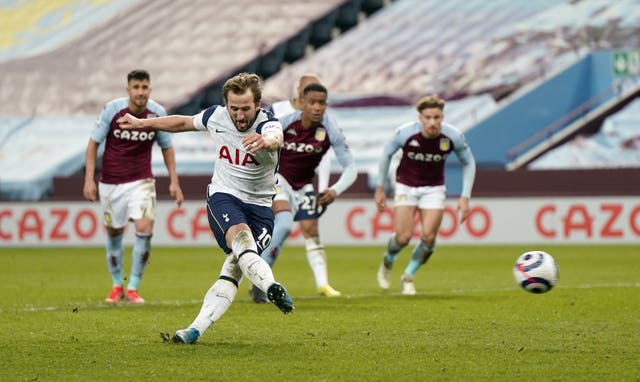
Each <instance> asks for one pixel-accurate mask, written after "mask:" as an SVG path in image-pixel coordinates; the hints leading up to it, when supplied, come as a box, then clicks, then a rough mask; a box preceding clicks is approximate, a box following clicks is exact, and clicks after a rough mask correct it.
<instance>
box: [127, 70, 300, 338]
mask: <svg viewBox="0 0 640 382" xmlns="http://www.w3.org/2000/svg"><path fill="white" fill-rule="evenodd" d="M222 91H223V99H224V100H225V104H226V105H225V106H218V105H214V106H211V107H209V108H208V109H206V110H204V111H202V112H201V113H199V114H197V115H194V116H182V115H172V116H168V117H164V118H156V119H153V120H151V119H146V120H145V119H138V118H135V117H133V116H131V115H129V114H127V115H125V116H124V117H122V118H120V120H119V122H120V126H121V127H123V128H126V129H131V128H146V129H150V130H163V131H170V132H182V131H196V130H207V131H209V133H210V134H211V136H212V137H213V140H214V142H215V143H216V153H217V156H216V158H215V170H214V173H213V176H212V177H211V183H210V184H209V187H208V192H207V211H208V217H209V226H210V228H211V231H212V232H213V234H214V236H215V238H216V241H217V242H218V245H219V246H220V248H222V250H223V251H224V252H225V253H226V254H227V257H226V260H225V262H224V264H223V266H222V270H221V272H220V276H219V278H218V280H217V281H216V282H215V283H214V284H213V285H212V286H211V288H210V289H209V291H208V292H207V293H206V295H205V297H204V302H203V304H202V308H201V310H200V313H199V314H198V315H197V317H196V318H195V320H194V321H193V323H192V324H191V325H189V327H187V328H186V329H182V330H178V331H176V333H175V334H174V335H173V337H172V340H173V342H178V343H194V342H196V341H197V340H198V338H199V337H200V336H202V334H203V333H204V332H205V330H207V329H208V328H209V327H210V326H211V325H212V324H213V323H214V322H216V321H217V320H218V319H219V318H220V317H221V316H222V315H223V314H224V313H225V312H226V311H227V309H229V307H230V306H231V303H232V301H233V300H234V298H235V296H236V293H237V289H238V285H239V284H240V282H241V280H242V278H243V276H245V277H247V278H248V279H249V280H250V281H251V283H253V285H256V286H257V287H258V288H260V289H261V290H262V291H264V292H265V293H266V294H267V297H268V299H269V301H271V302H273V303H274V304H275V305H276V306H277V307H278V308H279V309H280V310H281V311H282V312H284V313H285V314H287V313H290V312H292V311H293V310H294V306H293V301H292V300H291V298H290V297H289V295H288V293H287V291H286V290H285V288H284V287H283V286H282V285H281V284H279V283H277V282H276V281H275V279H274V276H273V272H272V271H271V268H270V267H269V265H268V264H267V263H266V262H265V261H264V260H263V259H262V258H261V257H260V256H259V253H261V252H262V250H263V249H264V248H265V247H267V246H268V245H269V242H270V241H271V234H272V231H273V212H272V210H271V203H272V199H273V197H274V195H275V193H276V188H275V182H276V178H275V173H276V169H277V166H278V161H279V159H280V158H279V157H280V146H281V145H282V125H281V124H280V122H278V120H277V119H275V118H273V117H272V116H271V114H270V113H268V112H267V111H266V110H264V109H261V108H259V105H260V99H261V97H262V89H261V86H260V78H259V77H258V76H257V75H256V74H252V73H241V74H238V75H237V76H234V77H232V78H230V79H229V80H227V81H226V82H225V84H224V86H223V88H222ZM167 339H168V335H167Z"/></svg>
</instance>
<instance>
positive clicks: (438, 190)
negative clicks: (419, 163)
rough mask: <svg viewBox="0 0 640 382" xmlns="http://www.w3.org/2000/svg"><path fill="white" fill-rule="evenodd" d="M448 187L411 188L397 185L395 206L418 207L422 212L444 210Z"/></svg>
mask: <svg viewBox="0 0 640 382" xmlns="http://www.w3.org/2000/svg"><path fill="white" fill-rule="evenodd" d="M446 191H447V188H446V186H444V185H442V186H422V187H409V186H407V185H404V184H401V183H398V184H396V189H395V196H394V198H393V202H394V206H395V207H399V206H418V208H420V209H421V210H426V209H429V210H443V209H444V199H445V194H446Z"/></svg>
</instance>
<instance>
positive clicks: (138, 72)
mask: <svg viewBox="0 0 640 382" xmlns="http://www.w3.org/2000/svg"><path fill="white" fill-rule="evenodd" d="M131 80H140V81H144V80H148V81H151V76H150V75H149V72H147V71H146V70H144V69H134V70H132V71H130V72H129V74H127V83H128V82H131Z"/></svg>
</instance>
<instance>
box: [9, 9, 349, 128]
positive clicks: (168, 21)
mask: <svg viewBox="0 0 640 382" xmlns="http://www.w3.org/2000/svg"><path fill="white" fill-rule="evenodd" d="M33 3H34V2H25V3H17V5H16V6H15V8H16V9H15V10H14V11H12V15H14V14H15V15H18V16H6V15H3V16H2V17H3V19H4V18H7V19H9V18H10V19H11V20H15V18H16V17H20V16H19V15H22V14H24V13H27V12H28V11H29V9H30V8H29V7H30V6H32V5H34V4H33ZM35 3H37V2H35ZM44 3H46V2H44ZM85 3H86V4H85ZM101 3H102V2H95V4H94V3H93V2H72V1H61V0H58V1H56V2H53V3H52V4H54V5H57V6H58V8H59V11H58V13H64V11H66V10H67V9H68V8H69V9H70V10H69V12H70V13H71V14H72V15H76V14H77V15H78V16H77V17H71V18H70V19H69V20H68V22H66V23H65V25H64V27H61V28H59V29H57V30H52V31H50V33H51V36H52V40H57V41H60V42H62V41H66V43H65V44H62V45H61V46H59V44H60V42H57V43H55V44H54V43H52V44H51V45H50V46H49V47H48V49H46V50H45V51H43V52H42V53H41V54H38V55H37V56H33V55H32V56H28V57H22V55H21V54H19V53H21V52H22V51H23V50H25V51H29V52H36V51H38V52H40V50H36V49H35V46H36V45H38V44H36V41H35V39H32V40H33V41H31V40H27V41H24V42H23V43H15V44H14V46H13V48H12V49H10V50H6V51H5V55H4V57H5V60H4V61H3V62H0V73H2V76H1V77H0V87H2V88H9V89H12V90H11V92H3V93H2V94H0V97H1V98H0V115H13V116H30V117H36V116H39V115H44V116H49V115H61V116H62V115H66V116H75V115H83V114H95V113H96V111H97V110H100V108H101V107H102V105H103V103H104V102H105V100H108V99H112V98H115V97H118V96H121V95H122V89H123V80H122V78H123V76H124V74H125V73H127V72H128V71H130V70H131V69H132V68H137V67H142V68H145V69H147V70H149V71H150V73H151V75H152V79H153V83H154V85H155V90H154V93H153V95H154V98H155V99H156V100H158V101H159V102H161V103H163V104H164V105H166V107H167V108H169V109H173V108H175V107H177V106H178V105H182V104H189V103H191V101H192V99H193V98H194V97H195V96H196V95H197V94H198V93H199V92H201V91H202V90H205V89H207V90H208V88H209V85H210V84H214V83H217V82H220V81H222V80H223V79H226V77H227V76H228V75H229V74H230V73H233V72H237V71H240V70H243V69H245V68H252V69H257V70H255V71H257V72H260V73H262V72H264V73H263V74H268V75H270V74H271V73H273V72H275V71H277V70H279V68H280V65H282V63H283V60H284V53H285V51H286V43H287V41H289V40H291V39H293V38H294V37H295V36H296V35H297V33H298V32H300V31H302V30H304V29H305V28H308V27H309V26H311V27H312V33H311V35H310V36H309V38H310V39H314V38H316V39H317V38H320V37H319V35H315V34H314V32H313V31H314V30H316V29H321V28H320V27H317V28H316V24H315V23H316V22H317V21H320V22H323V20H325V19H326V18H327V17H331V18H332V19H333V21H334V23H335V19H336V18H337V15H338V9H339V7H340V6H343V5H345V4H347V3H348V1H345V0H326V1H310V0H307V1H300V0H266V1H262V2H260V6H255V5H256V4H255V2H254V1H252V0H220V1H217V2H216V3H215V6H214V5H212V3H211V2H209V1H206V0H197V1H188V2H175V1H170V0H154V1H150V0H139V1H136V2H133V3H130V2H123V1H114V2H113V3H114V4H113V5H112V6H111V7H110V8H109V9H110V12H104V6H99V4H101ZM107 4H109V2H107ZM35 5H42V4H39V3H38V4H35ZM91 5H92V6H91ZM52 7H53V5H52ZM238 8H241V9H243V12H241V13H238V12H237V11H236V10H237V9H238ZM103 12H104V13H103ZM41 13H42V16H41V17H40V19H38V20H40V21H42V20H43V19H48V18H51V17H52V14H58V13H56V12H54V11H52V12H49V13H45V12H41ZM82 15H85V16H87V17H86V19H82V18H81V17H80V16H82ZM89 15H93V17H88V16H89ZM97 18H101V19H100V23H98V22H96V19H97ZM91 20H93V21H94V23H93V28H90V29H88V30H87V28H85V26H86V25H87V24H88V23H89V22H91ZM256 20H260V22H256ZM3 24H4V23H3ZM15 24H16V23H15V22H14V23H13V24H12V25H15ZM22 28H23V30H22V31H21V32H17V31H16V32H15V35H23V34H26V33H27V32H28V31H29V28H30V25H29V24H27V23H26V22H25V23H24V24H22ZM13 29H14V30H15V29H19V28H18V25H16V26H15V27H14V28H13ZM57 36H63V37H64V38H62V37H57ZM316 43H318V44H319V43H320V42H319V41H317V42H316ZM53 48H55V49H53ZM12 54H13V56H12ZM263 57H264V59H263V60H262V58H263ZM256 64H257V66H256ZM34 85H36V86H34ZM36 93H37V94H36ZM62 94H64V97H62V96H61V95H62ZM212 97H218V99H219V95H218V94H215V95H213V96H212ZM34 105H37V106H34ZM196 108H197V109H198V110H199V109H200V108H201V105H196Z"/></svg>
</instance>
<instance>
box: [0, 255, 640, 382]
mask: <svg viewBox="0 0 640 382" xmlns="http://www.w3.org/2000/svg"><path fill="white" fill-rule="evenodd" d="M412 244H413V243H412ZM533 249H538V250H544V251H547V252H549V253H550V254H552V255H553V256H554V258H555V259H556V261H557V263H558V265H559V268H560V281H559V283H558V285H557V286H556V287H554V288H553V289H552V290H551V291H550V292H548V293H546V294H540V295H535V294H531V293H528V292H525V291H524V290H522V289H520V288H519V286H518V285H516V283H515V281H514V279H513V275H512V268H513V264H514V262H515V260H516V259H517V258H518V256H519V255H520V254H522V253H523V252H525V251H528V250H533ZM326 250H327V257H328V266H329V278H330V282H331V285H332V286H333V287H334V288H335V289H337V290H340V291H341V292H342V293H343V295H342V296H341V297H337V298H324V297H320V296H317V295H316V288H315V283H314V278H313V275H312V273H311V270H310V268H309V266H308V264H307V260H306V256H305V253H304V248H302V247H286V248H285V249H284V251H283V253H282V254H281V256H280V258H279V260H278V262H277V263H276V265H275V267H274V274H275V276H276V279H277V280H278V281H280V282H281V283H283V284H284V285H285V286H286V288H287V290H288V291H289V293H290V294H291V295H292V297H293V299H294V302H295V308H296V309H295V312H294V313H293V314H290V315H284V314H282V313H281V312H280V311H279V310H278V309H277V308H276V307H275V306H274V305H273V304H255V303H253V302H252V301H251V299H250V297H249V293H248V290H249V287H250V284H249V283H248V282H247V281H246V280H245V281H243V282H242V284H241V285H240V288H239V290H238V294H237V297H236V300H235V301H234V303H233V305H232V306H231V308H230V309H229V310H228V311H227V313H226V314H225V315H224V316H222V318H221V319H220V320H218V322H216V323H214V325H212V326H211V328H209V330H208V331H206V332H205V333H204V334H203V335H202V336H201V337H200V339H199V340H198V342H197V343H196V344H194V345H184V344H180V345H178V344H171V343H165V342H163V341H162V339H161V335H160V334H161V333H173V332H175V330H177V329H182V328H184V327H186V326H188V325H189V324H190V323H191V322H192V320H193V319H194V318H195V316H196V315H197V313H198V311H199V309H200V306H201V302H202V298H203V296H204V294H205V293H206V291H207V290H208V289H209V287H210V286H211V285H212V283H213V282H214V281H215V280H216V279H217V277H218V274H219V271H220V266H221V265H222V262H223V260H224V255H223V254H222V252H221V251H220V249H219V248H216V247H214V246H211V247H206V248H202V247H197V248H191V247H189V248H167V247H153V248H152V253H151V260H150V263H149V265H148V266H147V269H146V272H145V275H144V278H143V280H142V283H141V285H140V289H139V291H140V294H141V295H142V296H143V297H144V298H145V300H146V301H147V302H146V304H144V305H141V306H132V305H129V304H126V303H122V304H119V305H117V306H108V305H107V304H105V303H104V302H103V301H104V298H105V297H106V296H107V294H108V292H109V289H110V287H111V279H110V276H109V274H108V272H107V267H106V260H105V254H104V249H102V248H25V249H16V248H3V249H2V251H0V269H1V275H2V288H1V289H0V296H1V299H0V333H1V336H0V380H2V381H35V380H38V381H51V380H65V381H89V380H91V381H115V380H123V381H127V380H129V381H134V380H162V381H163V380H176V381H192V380H207V381H222V380H228V381H254V380H274V381H280V380H282V381H285V380H286V381H415V380H425V381H427V380H452V381H457V380H467V381H468V380H486V381H514V380H521V379H526V380H534V381H549V380H556V381H603V380H606V381H625V380H626V381H629V380H639V379H640V368H639V367H638V360H639V359H640V346H639V344H640V309H639V308H640V304H639V302H640V297H639V291H640V290H639V288H640V272H639V271H638V270H639V269H640V247H639V246H634V245H624V246H609V245H595V246H588V245H583V246H574V245H554V246H551V245H549V246H546V245H545V246H539V245H538V246H452V245H447V246H440V247H438V248H437V250H436V252H435V254H434V255H433V256H432V257H431V259H430V260H429V262H428V263H427V264H426V265H425V266H424V267H423V268H421V269H420V270H419V271H418V274H417V275H416V278H415V284H416V289H417V291H418V293H417V295H415V296H403V295H401V294H400V293H399V288H400V286H399V278H400V275H401V273H402V271H403V269H404V267H405V266H406V264H407V262H408V261H409V258H410V256H411V248H410V247H409V248H405V249H404V251H403V252H402V253H401V254H400V256H399V258H398V260H397V262H396V264H395V267H394V269H393V284H392V288H391V289H390V290H389V291H387V292H383V291H381V290H380V289H379V288H378V285H377V282H376V271H377V269H378V266H379V264H380V260H381V255H382V253H383V251H384V248H383V247H381V246H375V247H333V246H332V247H327V248H326ZM130 261H131V253H130V248H127V250H126V252H125V271H126V272H125V274H127V275H128V272H129V268H130Z"/></svg>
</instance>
